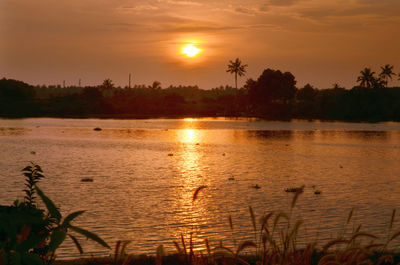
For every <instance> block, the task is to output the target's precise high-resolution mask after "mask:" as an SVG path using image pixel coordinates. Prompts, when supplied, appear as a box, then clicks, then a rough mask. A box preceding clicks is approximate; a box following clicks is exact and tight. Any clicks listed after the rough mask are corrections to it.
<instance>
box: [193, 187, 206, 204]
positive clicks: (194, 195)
mask: <svg viewBox="0 0 400 265" xmlns="http://www.w3.org/2000/svg"><path fill="white" fill-rule="evenodd" d="M205 188H207V186H205V185H203V186H200V187H198V188H197V189H196V190H195V191H194V193H193V200H192V202H194V201H195V200H196V199H197V196H198V195H199V192H200V191H201V190H202V189H205Z"/></svg>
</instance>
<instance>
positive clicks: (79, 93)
mask: <svg viewBox="0 0 400 265" xmlns="http://www.w3.org/2000/svg"><path fill="white" fill-rule="evenodd" d="M231 65H232V67H231V68H228V70H229V72H231V73H234V74H235V84H236V80H237V75H239V76H242V75H243V74H244V72H245V69H244V67H245V66H246V65H241V62H240V61H231ZM241 66H244V67H241ZM381 70H382V71H381V73H380V74H378V75H376V74H375V73H374V72H373V71H372V70H371V69H370V68H365V69H364V70H362V71H361V72H360V76H359V78H358V82H359V85H358V86H355V87H353V88H352V89H350V90H347V89H345V88H343V87H341V86H339V85H337V84H334V85H333V87H332V88H329V89H317V88H315V87H313V86H312V85H310V84H307V85H305V86H304V87H302V88H297V87H296V80H295V77H294V76H293V74H291V73H290V72H281V71H279V70H273V69H266V70H264V72H263V73H262V74H261V75H260V76H259V77H258V79H257V80H253V79H248V80H247V81H246V84H245V85H244V86H243V87H242V88H236V87H235V88H234V87H230V86H225V87H223V86H221V87H217V88H214V89H211V90H203V89H200V88H199V87H197V86H169V87H166V88H162V87H161V83H160V82H158V81H154V82H153V84H152V85H150V86H146V85H135V86H133V87H116V86H115V85H114V84H113V82H112V80H110V79H105V80H104V82H103V83H102V84H101V85H99V86H86V87H77V86H69V87H61V86H32V85H29V84H26V83H24V82H21V81H17V80H12V79H5V78H3V79H1V80H0V116H1V117H43V116H46V117H80V118H84V117H103V118H152V117H184V116H186V117H187V116H193V117H206V116H207V117H215V116H227V117H259V118H264V119H270V120H289V119H323V120H346V121H400V87H390V86H388V84H389V82H390V80H392V78H393V77H394V76H395V74H394V73H393V71H392V70H393V66H390V65H386V66H384V67H382V69H381ZM399 78H400V76H399Z"/></svg>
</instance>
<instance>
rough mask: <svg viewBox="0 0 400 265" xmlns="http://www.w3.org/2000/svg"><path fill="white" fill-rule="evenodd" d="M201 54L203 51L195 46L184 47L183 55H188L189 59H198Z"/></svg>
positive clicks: (187, 45)
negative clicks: (197, 56)
mask: <svg viewBox="0 0 400 265" xmlns="http://www.w3.org/2000/svg"><path fill="white" fill-rule="evenodd" d="M200 52H201V49H199V48H197V47H196V46H194V45H193V44H186V45H184V46H183V47H182V49H181V53H182V54H184V55H186V56H187V57H190V58H192V57H196V55H198V54H199V53H200Z"/></svg>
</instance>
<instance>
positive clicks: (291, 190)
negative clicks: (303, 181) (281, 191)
mask: <svg viewBox="0 0 400 265" xmlns="http://www.w3.org/2000/svg"><path fill="white" fill-rule="evenodd" d="M304 187H305V185H303V186H301V187H295V188H287V189H285V191H286V192H303V191H304Z"/></svg>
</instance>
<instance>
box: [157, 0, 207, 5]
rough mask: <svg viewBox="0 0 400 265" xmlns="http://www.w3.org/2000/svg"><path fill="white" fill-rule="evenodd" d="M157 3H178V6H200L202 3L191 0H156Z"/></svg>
mask: <svg viewBox="0 0 400 265" xmlns="http://www.w3.org/2000/svg"><path fill="white" fill-rule="evenodd" d="M158 2H159V3H166V4H170V5H180V6H202V5H203V4H201V3H199V2H193V1H176V0H158Z"/></svg>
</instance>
